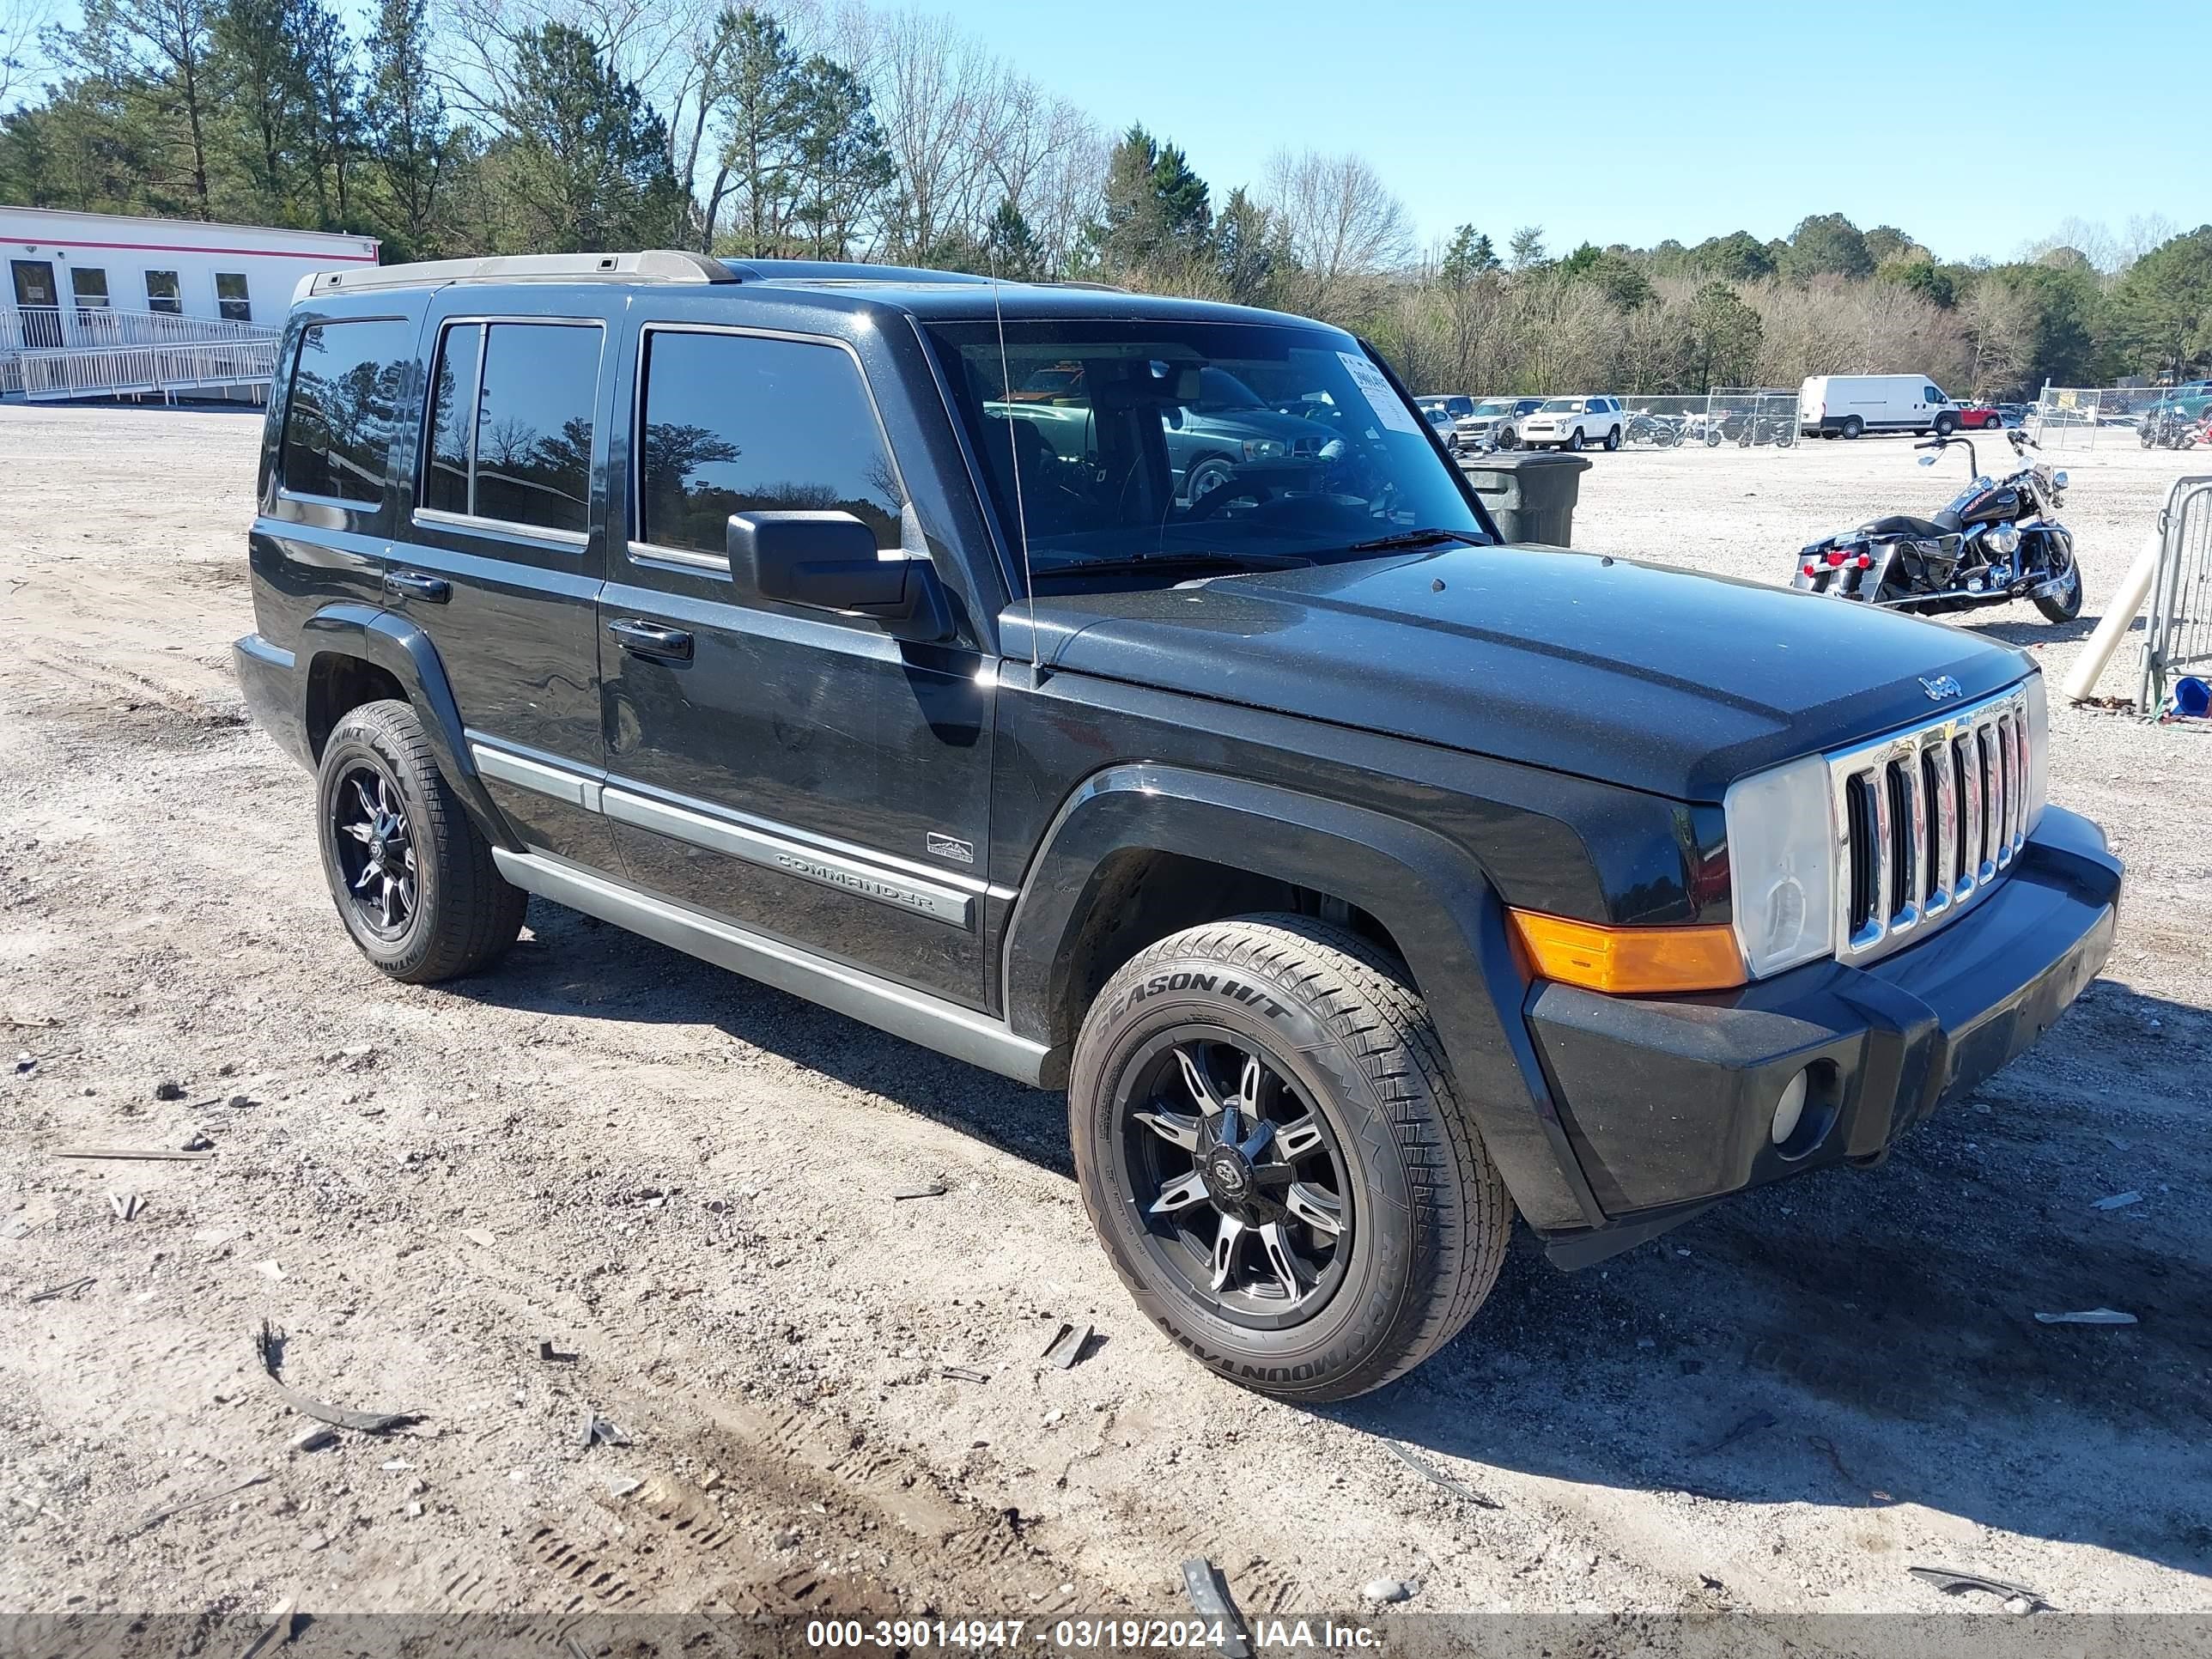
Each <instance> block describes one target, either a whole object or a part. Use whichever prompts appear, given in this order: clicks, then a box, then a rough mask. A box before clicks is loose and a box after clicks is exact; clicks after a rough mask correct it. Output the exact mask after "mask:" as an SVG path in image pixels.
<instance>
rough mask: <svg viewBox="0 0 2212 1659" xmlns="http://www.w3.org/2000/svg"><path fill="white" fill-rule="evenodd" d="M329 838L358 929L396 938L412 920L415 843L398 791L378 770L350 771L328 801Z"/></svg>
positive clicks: (361, 766)
mask: <svg viewBox="0 0 2212 1659" xmlns="http://www.w3.org/2000/svg"><path fill="white" fill-rule="evenodd" d="M330 834H331V840H332V843H333V845H334V846H335V847H336V848H337V858H338V868H339V870H340V872H342V874H343V880H344V885H345V889H346V897H347V900H348V902H349V903H351V904H352V906H353V908H354V911H355V914H356V915H358V916H359V918H360V919H361V921H362V925H363V926H365V927H368V929H369V930H370V931H371V932H372V933H375V934H377V935H378V936H379V937H380V938H384V939H398V937H400V936H401V935H402V934H404V933H406V931H407V927H408V924H409V923H410V922H411V921H413V920H414V919H415V907H416V899H417V897H418V896H419V892H418V889H417V887H416V864H415V839H414V831H413V828H412V826H411V825H410V823H409V822H408V818H407V809H406V806H405V804H404V802H403V801H402V800H401V799H400V794H399V786H398V784H397V783H396V782H395V781H393V780H392V777H391V776H390V775H389V774H387V773H386V771H385V770H384V769H382V768H381V767H379V766H374V765H371V764H369V763H366V762H363V763H360V764H358V765H355V766H351V767H349V768H348V769H346V772H345V775H343V777H341V778H340V779H339V780H338V787H337V791H336V792H335V793H334V795H333V796H332V799H331V823H330Z"/></svg>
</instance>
